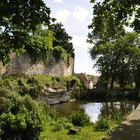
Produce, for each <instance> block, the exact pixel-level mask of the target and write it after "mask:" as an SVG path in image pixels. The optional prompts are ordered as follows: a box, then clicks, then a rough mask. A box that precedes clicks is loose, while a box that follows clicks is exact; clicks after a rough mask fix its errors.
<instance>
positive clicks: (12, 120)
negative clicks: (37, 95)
mask: <svg viewBox="0 0 140 140" xmlns="http://www.w3.org/2000/svg"><path fill="white" fill-rule="evenodd" d="M0 92H1V90H0ZM3 92H4V91H3ZM0 101H1V102H0V107H1V108H0V138H1V140H9V139H10V140H20V139H22V140H27V139H28V140H37V139H38V137H39V135H40V132H41V131H42V130H43V125H44V120H45V114H44V111H43V107H42V106H41V105H40V104H39V103H37V102H35V101H33V100H32V98H31V97H29V96H24V97H21V96H19V95H17V94H15V93H8V94H7V91H6V94H4V96H2V95H1V96H0Z"/></svg>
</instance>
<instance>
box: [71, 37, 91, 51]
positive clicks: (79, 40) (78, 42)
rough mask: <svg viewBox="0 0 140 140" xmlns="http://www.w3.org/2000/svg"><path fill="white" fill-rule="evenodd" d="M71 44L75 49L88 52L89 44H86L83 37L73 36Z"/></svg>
mask: <svg viewBox="0 0 140 140" xmlns="http://www.w3.org/2000/svg"><path fill="white" fill-rule="evenodd" d="M72 42H73V45H74V47H75V48H76V49H77V48H78V49H84V50H88V49H89V48H91V46H90V44H88V43H87V37H84V36H78V35H73V36H72Z"/></svg>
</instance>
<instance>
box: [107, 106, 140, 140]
mask: <svg viewBox="0 0 140 140" xmlns="http://www.w3.org/2000/svg"><path fill="white" fill-rule="evenodd" d="M105 140H140V105H139V106H138V107H137V108H136V110H134V111H133V112H132V113H131V114H130V115H129V116H128V117H127V119H126V121H124V122H122V123H121V125H120V126H119V127H118V128H117V129H116V130H115V131H113V132H112V133H111V134H110V137H109V138H107V139H105Z"/></svg>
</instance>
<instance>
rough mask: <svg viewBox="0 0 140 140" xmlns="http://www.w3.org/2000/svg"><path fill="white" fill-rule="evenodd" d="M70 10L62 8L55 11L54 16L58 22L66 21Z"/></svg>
mask: <svg viewBox="0 0 140 140" xmlns="http://www.w3.org/2000/svg"><path fill="white" fill-rule="evenodd" d="M69 15H70V12H69V11H68V10H67V9H60V10H58V11H56V12H55V14H54V17H55V18H56V19H57V21H58V22H66V21H67V19H68V17H69Z"/></svg>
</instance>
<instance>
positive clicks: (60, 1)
mask: <svg viewBox="0 0 140 140" xmlns="http://www.w3.org/2000/svg"><path fill="white" fill-rule="evenodd" d="M54 2H58V3H62V2H63V0H54Z"/></svg>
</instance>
